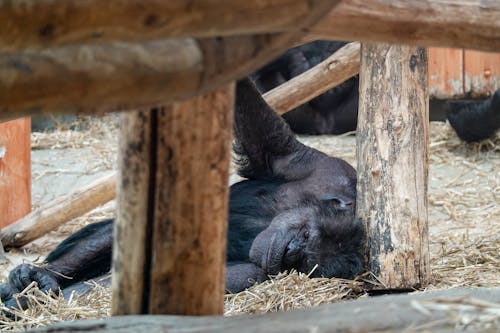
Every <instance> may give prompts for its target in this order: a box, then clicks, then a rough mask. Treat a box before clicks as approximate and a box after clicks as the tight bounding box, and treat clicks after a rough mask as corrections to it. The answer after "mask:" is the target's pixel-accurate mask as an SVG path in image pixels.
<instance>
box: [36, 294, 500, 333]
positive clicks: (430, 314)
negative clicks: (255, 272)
mask: <svg viewBox="0 0 500 333" xmlns="http://www.w3.org/2000/svg"><path fill="white" fill-rule="evenodd" d="M499 302H500V288H478V289H449V290H445V291H439V292H429V293H420V294H409V295H392V296H378V297H369V298H368V297H365V298H361V299H358V300H355V301H345V302H339V303H335V304H325V305H322V306H319V307H316V308H310V309H305V310H295V311H282V312H278V313H268V314H264V315H252V316H234V317H229V318H228V317H222V316H200V317H194V316H161V315H155V316H121V317H111V318H105V319H96V320H79V321H71V322H64V323H58V324H55V325H52V326H47V327H42V328H38V329H35V330H33V331H30V332H37V333H49V332H58V333H66V332H67V333H73V332H96V333H128V332H130V333H132V332H134V333H156V332H171V333H180V332H191V333H202V332H203V333H210V332H214V333H215V332H218V333H219V332H220V333H225V332H240V333H247V332H269V333H273V332H276V333H277V332H332V333H335V332H339V333H340V332H430V331H432V332H435V333H445V332H447V333H451V332H457V330H460V329H461V328H463V327H467V328H468V329H470V330H471V331H474V332H479V331H480V332H494V331H495V329H494V327H498V326H497V325H498V323H497V322H498V304H499ZM450 314H452V315H450Z"/></svg>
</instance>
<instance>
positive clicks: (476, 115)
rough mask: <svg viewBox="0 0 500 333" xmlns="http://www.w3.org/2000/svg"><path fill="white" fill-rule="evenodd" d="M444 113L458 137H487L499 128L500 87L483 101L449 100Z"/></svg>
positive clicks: (465, 139) (468, 140)
mask: <svg viewBox="0 0 500 333" xmlns="http://www.w3.org/2000/svg"><path fill="white" fill-rule="evenodd" d="M448 107H449V109H448V112H447V114H446V116H447V118H448V121H449V122H450V124H451V126H452V127H453V129H454V130H455V132H457V135H458V137H459V138H460V139H462V140H464V141H467V142H474V141H480V140H483V139H487V138H489V137H491V136H492V135H494V134H495V132H496V131H497V130H498V129H499V128H500V89H498V90H497V91H496V92H495V94H493V96H492V97H490V98H488V99H487V100H484V101H449V102H448Z"/></svg>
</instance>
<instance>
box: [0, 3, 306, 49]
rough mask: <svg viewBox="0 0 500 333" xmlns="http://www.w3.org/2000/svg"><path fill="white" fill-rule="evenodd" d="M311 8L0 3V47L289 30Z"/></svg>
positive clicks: (283, 5)
mask: <svg viewBox="0 0 500 333" xmlns="http://www.w3.org/2000/svg"><path fill="white" fill-rule="evenodd" d="M310 9H311V2H310V1H307V0H264V1H258V2H255V1H247V0H244V1H243V0H197V1H188V0H168V1H163V0H125V1H124V0H107V1H102V0H85V1H60V0H43V1H40V0H12V1H0V22H2V29H0V51H14V50H21V49H25V48H45V47H56V46H62V45H70V44H85V43H109V42H112V41H123V42H125V41H126V42H134V41H135V42H139V41H145V40H153V39H168V38H183V37H209V36H220V35H237V34H241V33H242V32H252V33H268V32H278V31H287V30H289V29H290V28H292V27H293V26H294V25H296V23H297V22H299V21H300V20H303V19H305V18H306V17H307V15H308V14H309V12H310ZM277 13H279V15H277Z"/></svg>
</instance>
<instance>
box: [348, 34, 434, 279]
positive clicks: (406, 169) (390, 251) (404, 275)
mask: <svg viewBox="0 0 500 333" xmlns="http://www.w3.org/2000/svg"><path fill="white" fill-rule="evenodd" d="M427 89H428V88H427V56H426V51H425V49H422V48H418V47H407V46H398V45H382V44H366V45H362V48H361V70H360V103H359V106H360V108H359V116H358V117H359V118H358V129H357V135H356V137H357V144H358V187H357V193H358V194H357V214H358V216H359V217H360V218H362V219H363V220H364V221H365V223H366V225H367V236H368V246H367V253H366V255H367V263H368V269H369V270H370V271H371V272H373V273H374V274H375V275H376V276H377V277H378V278H379V279H380V281H381V282H382V283H383V284H384V287H385V288H390V289H399V288H414V287H419V286H422V285H425V284H426V283H428V281H429V273H430V272H429V269H430V268H429V249H428V231H427V177H428V151H427V146H428V114H429V113H428V111H429V110H428V90H427Z"/></svg>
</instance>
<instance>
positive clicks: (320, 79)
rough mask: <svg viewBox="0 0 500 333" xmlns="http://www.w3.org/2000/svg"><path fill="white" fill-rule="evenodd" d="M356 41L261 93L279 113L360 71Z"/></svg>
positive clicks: (304, 101)
mask: <svg viewBox="0 0 500 333" xmlns="http://www.w3.org/2000/svg"><path fill="white" fill-rule="evenodd" d="M359 49H360V45H359V43H357V42H354V43H349V44H347V45H346V46H344V47H342V48H340V49H339V50H338V51H337V52H335V53H334V54H332V55H331V56H330V57H328V58H327V59H325V60H324V61H322V62H321V63H319V64H318V65H316V66H314V67H313V68H311V69H309V70H307V71H305V72H304V73H302V74H300V75H298V76H296V77H294V78H292V79H291V80H289V81H287V82H285V83H283V84H281V85H279V86H278V87H276V88H274V89H272V90H270V91H268V92H267V93H265V94H264V95H263V97H264V99H265V100H266V102H267V103H268V104H269V105H270V106H271V107H272V108H273V109H274V111H276V112H277V113H278V114H284V113H286V112H288V111H290V110H292V109H294V108H296V107H297V106H300V105H302V104H304V103H306V102H308V101H310V100H311V99H313V98H314V97H316V96H319V95H321V94H322V93H324V92H325V91H327V90H328V89H331V88H333V87H335V86H337V85H339V84H341V83H342V82H344V81H346V80H348V79H349V78H351V77H352V76H354V75H356V74H358V72H359Z"/></svg>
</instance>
